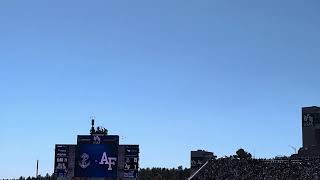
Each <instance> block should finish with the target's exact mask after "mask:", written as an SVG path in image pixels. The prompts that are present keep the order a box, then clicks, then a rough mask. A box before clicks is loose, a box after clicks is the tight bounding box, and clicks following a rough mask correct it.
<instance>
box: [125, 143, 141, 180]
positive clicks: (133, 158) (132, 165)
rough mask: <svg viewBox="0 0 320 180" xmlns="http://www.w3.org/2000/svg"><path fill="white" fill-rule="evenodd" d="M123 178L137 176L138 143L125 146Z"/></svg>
mask: <svg viewBox="0 0 320 180" xmlns="http://www.w3.org/2000/svg"><path fill="white" fill-rule="evenodd" d="M124 157H125V163H124V170H123V177H124V178H137V176H138V169H139V145H126V146H125V155H124Z"/></svg>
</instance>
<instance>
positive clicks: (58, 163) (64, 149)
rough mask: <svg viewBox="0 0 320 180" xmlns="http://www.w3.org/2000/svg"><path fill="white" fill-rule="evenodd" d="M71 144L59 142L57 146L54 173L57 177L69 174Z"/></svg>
mask: <svg viewBox="0 0 320 180" xmlns="http://www.w3.org/2000/svg"><path fill="white" fill-rule="evenodd" d="M68 156H69V146H68V145H60V144H57V145H56V147H55V160H54V162H55V163H54V174H55V176H56V177H67V175H68V160H69V159H68Z"/></svg>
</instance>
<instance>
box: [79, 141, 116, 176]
mask: <svg viewBox="0 0 320 180" xmlns="http://www.w3.org/2000/svg"><path fill="white" fill-rule="evenodd" d="M117 169H118V146H117V145H116V144H115V143H110V144H80V145H77V148H76V161H75V177H117Z"/></svg>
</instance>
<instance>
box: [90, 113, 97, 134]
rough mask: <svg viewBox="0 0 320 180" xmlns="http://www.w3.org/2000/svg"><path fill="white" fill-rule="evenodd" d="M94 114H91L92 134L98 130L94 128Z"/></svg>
mask: <svg viewBox="0 0 320 180" xmlns="http://www.w3.org/2000/svg"><path fill="white" fill-rule="evenodd" d="M94 119H95V117H94V116H91V130H90V134H91V135H92V134H94V133H95V132H96V130H95V129H94Z"/></svg>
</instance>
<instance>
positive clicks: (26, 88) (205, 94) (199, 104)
mask: <svg viewBox="0 0 320 180" xmlns="http://www.w3.org/2000/svg"><path fill="white" fill-rule="evenodd" d="M319 8H320V3H319V1H317V0H309V1H303V0H281V1H279V0H268V1H267V0H265V1H256V0H251V1H249V0H241V1H239V0H233V1H231V0H230V1H228V0H198V1H195V0H190V1H186V0H158V1H153V0H122V1H121V0H120V1H119V0H117V1H105V0H97V1H82V0H74V1H73V0H70V1H65V0H55V1H40V0H39V1H32V0H28V1H16V0H7V1H5V0H3V1H0V123H1V126H0V147H1V148H0V159H1V163H0V178H12V177H18V176H21V175H22V176H29V175H30V176H34V175H35V165H36V160H37V159H39V160H40V173H41V174H45V173H46V172H49V173H52V172H53V161H54V145H55V144H59V143H66V144H68V143H70V144H74V143H76V135H78V134H88V133H89V129H90V116H92V115H94V116H95V117H96V122H97V123H96V124H97V125H102V126H105V127H106V128H108V129H109V132H110V133H111V134H119V135H120V136H121V140H120V143H123V144H124V143H129V144H135V143H137V144H139V145H140V148H141V154H140V157H141V159H140V164H141V167H153V166H157V167H177V166H179V165H183V166H184V167H189V164H190V163H189V162H190V151H191V150H196V149H206V150H210V151H213V152H214V153H215V154H217V155H218V156H223V155H231V154H234V153H235V151H236V150H237V149H238V148H240V147H243V148H244V149H246V150H248V151H249V152H251V153H252V154H253V155H255V156H256V157H272V156H276V155H289V154H291V153H293V150H292V149H291V148H290V147H289V145H291V146H294V147H296V148H299V147H300V146H301V144H302V142H301V139H302V137H301V107H302V106H312V105H320V83H319V80H318V77H319V69H320V34H319V31H320V21H319V19H320V10H319Z"/></svg>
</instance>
